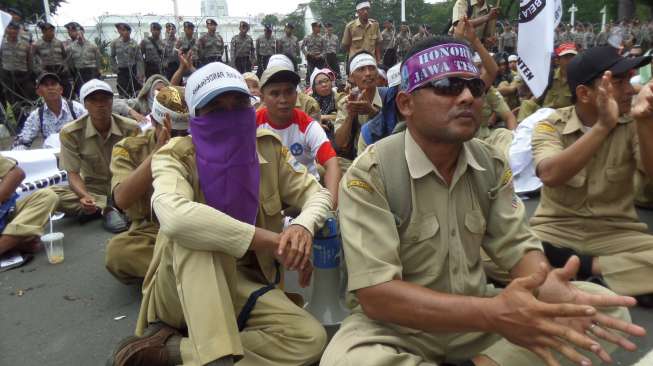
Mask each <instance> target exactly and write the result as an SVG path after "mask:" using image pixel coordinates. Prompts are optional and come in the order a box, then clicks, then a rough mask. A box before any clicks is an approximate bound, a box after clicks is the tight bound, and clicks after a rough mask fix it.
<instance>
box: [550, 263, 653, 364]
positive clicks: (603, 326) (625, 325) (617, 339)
mask: <svg viewBox="0 0 653 366" xmlns="http://www.w3.org/2000/svg"><path fill="white" fill-rule="evenodd" d="M579 268H580V260H579V259H578V257H576V256H574V257H571V258H570V259H569V260H568V261H567V263H566V264H565V266H564V267H563V268H558V269H554V270H553V271H551V272H549V274H548V276H547V278H546V281H545V282H544V284H543V285H542V286H540V292H539V296H538V298H539V300H541V301H544V302H547V303H552V304H560V303H568V304H576V305H590V306H594V307H616V306H625V307H632V306H635V304H636V303H637V301H636V300H635V299H634V298H632V297H629V296H618V295H598V294H597V295H594V294H590V293H587V292H584V291H581V290H580V289H579V288H578V287H576V286H574V285H573V284H571V282H570V281H571V280H572V279H573V278H575V277H576V274H577V273H578V269H579ZM556 321H557V322H558V323H561V324H566V325H568V326H570V327H572V328H574V329H575V330H576V331H578V332H580V333H586V334H590V333H591V335H592V336H593V337H594V338H602V339H604V340H606V341H608V342H610V343H614V344H616V345H618V346H620V347H622V348H624V349H626V350H629V351H634V350H635V349H636V348H637V346H636V345H635V344H634V343H632V342H630V341H629V340H627V339H626V338H624V337H623V336H621V335H620V334H618V333H614V332H612V331H618V332H622V333H624V334H627V335H631V336H636V337H642V336H645V335H646V330H645V329H644V328H642V327H639V326H637V325H634V324H632V323H630V322H626V321H623V320H621V319H617V318H613V317H610V316H608V315H605V314H602V313H598V312H597V313H596V315H594V316H592V317H583V318H560V319H557V320H556ZM587 332H590V333H587ZM598 356H599V357H600V358H601V359H602V360H603V361H604V362H611V359H610V356H609V355H608V354H607V352H605V351H603V350H601V352H600V353H598Z"/></svg>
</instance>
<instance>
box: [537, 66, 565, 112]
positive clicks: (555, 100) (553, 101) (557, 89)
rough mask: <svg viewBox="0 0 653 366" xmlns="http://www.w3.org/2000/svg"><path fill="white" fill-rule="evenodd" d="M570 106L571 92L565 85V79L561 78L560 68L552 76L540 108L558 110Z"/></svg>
mask: <svg viewBox="0 0 653 366" xmlns="http://www.w3.org/2000/svg"><path fill="white" fill-rule="evenodd" d="M571 104H572V103H571V91H570V90H569V85H568V84H567V78H566V77H563V76H562V75H561V73H560V68H557V69H556V71H555V73H554V74H553V84H552V85H551V87H550V88H549V90H548V91H547V93H546V96H545V97H544V103H542V107H545V108H554V109H558V108H564V107H569V106H570V105H571Z"/></svg>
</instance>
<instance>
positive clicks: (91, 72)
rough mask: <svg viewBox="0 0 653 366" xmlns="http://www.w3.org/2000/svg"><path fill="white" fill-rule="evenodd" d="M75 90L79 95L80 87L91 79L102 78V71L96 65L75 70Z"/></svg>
mask: <svg viewBox="0 0 653 366" xmlns="http://www.w3.org/2000/svg"><path fill="white" fill-rule="evenodd" d="M73 75H74V78H73V91H74V93H75V95H76V96H78V97H79V89H81V88H82V85H84V83H86V82H87V81H89V80H92V79H98V78H100V72H99V71H98V70H97V69H96V68H95V67H84V68H80V69H75V70H74V71H73Z"/></svg>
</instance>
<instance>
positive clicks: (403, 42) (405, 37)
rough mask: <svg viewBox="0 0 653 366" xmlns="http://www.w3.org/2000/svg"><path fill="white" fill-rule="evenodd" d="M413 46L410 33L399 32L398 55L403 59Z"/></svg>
mask: <svg viewBox="0 0 653 366" xmlns="http://www.w3.org/2000/svg"><path fill="white" fill-rule="evenodd" d="M412 46H413V42H412V40H411V39H410V35H409V34H408V32H406V33H402V32H399V34H397V53H398V54H399V57H401V58H403V57H404V56H405V55H406V54H407V53H408V51H409V50H410V48H411V47H412Z"/></svg>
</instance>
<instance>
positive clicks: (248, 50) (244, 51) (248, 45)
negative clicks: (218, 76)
mask: <svg viewBox="0 0 653 366" xmlns="http://www.w3.org/2000/svg"><path fill="white" fill-rule="evenodd" d="M231 56H232V57H233V58H234V59H235V58H237V57H253V56H254V41H253V40H252V37H250V36H249V35H247V34H246V35H245V36H244V37H241V35H240V34H236V35H235V36H233V38H231Z"/></svg>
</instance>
